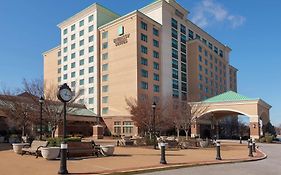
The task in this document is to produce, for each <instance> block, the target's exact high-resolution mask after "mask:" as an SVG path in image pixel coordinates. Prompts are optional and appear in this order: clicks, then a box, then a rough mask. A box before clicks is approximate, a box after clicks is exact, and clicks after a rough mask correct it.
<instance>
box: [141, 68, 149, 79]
mask: <svg viewBox="0 0 281 175" xmlns="http://www.w3.org/2000/svg"><path fill="white" fill-rule="evenodd" d="M141 76H142V77H145V78H147V77H148V72H147V71H146V70H144V69H141Z"/></svg>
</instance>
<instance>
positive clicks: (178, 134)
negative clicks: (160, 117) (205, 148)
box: [177, 128, 180, 139]
mask: <svg viewBox="0 0 281 175" xmlns="http://www.w3.org/2000/svg"><path fill="white" fill-rule="evenodd" d="M177 138H178V139H179V138H180V129H179V128H177Z"/></svg>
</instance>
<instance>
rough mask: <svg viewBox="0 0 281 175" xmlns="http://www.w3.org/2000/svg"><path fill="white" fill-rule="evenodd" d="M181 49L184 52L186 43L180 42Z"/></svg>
mask: <svg viewBox="0 0 281 175" xmlns="http://www.w3.org/2000/svg"><path fill="white" fill-rule="evenodd" d="M181 51H182V52H183V53H185V54H186V45H185V44H181Z"/></svg>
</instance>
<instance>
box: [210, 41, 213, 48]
mask: <svg viewBox="0 0 281 175" xmlns="http://www.w3.org/2000/svg"><path fill="white" fill-rule="evenodd" d="M209 48H210V49H211V50H213V44H212V43H210V42H209Z"/></svg>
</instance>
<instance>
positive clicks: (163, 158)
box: [160, 143, 167, 164]
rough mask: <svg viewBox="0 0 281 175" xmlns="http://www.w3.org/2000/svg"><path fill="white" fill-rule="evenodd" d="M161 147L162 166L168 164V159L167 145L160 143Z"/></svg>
mask: <svg viewBox="0 0 281 175" xmlns="http://www.w3.org/2000/svg"><path fill="white" fill-rule="evenodd" d="M160 146H161V159H160V163H161V164H167V162H166V157H165V146H166V145H165V143H160Z"/></svg>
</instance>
